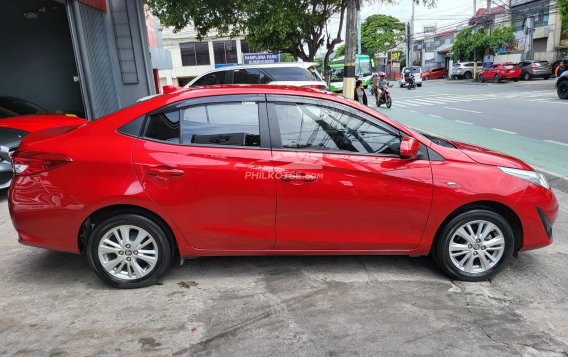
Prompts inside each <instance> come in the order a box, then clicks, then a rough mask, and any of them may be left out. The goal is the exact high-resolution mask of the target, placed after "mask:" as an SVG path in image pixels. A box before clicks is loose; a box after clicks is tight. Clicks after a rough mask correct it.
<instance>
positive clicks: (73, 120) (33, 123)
mask: <svg viewBox="0 0 568 357" xmlns="http://www.w3.org/2000/svg"><path fill="white" fill-rule="evenodd" d="M86 123H87V120H86V119H83V118H78V117H75V116H69V115H64V114H49V115H21V116H17V117H11V118H3V119H0V128H12V129H19V130H25V131H28V132H33V131H37V130H42V129H47V128H53V127H58V126H71V125H82V124H86Z"/></svg>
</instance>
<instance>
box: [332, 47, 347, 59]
mask: <svg viewBox="0 0 568 357" xmlns="http://www.w3.org/2000/svg"><path fill="white" fill-rule="evenodd" d="M341 56H345V45H341V46H339V47H337V50H336V51H335V57H333V58H334V59H335V58H339V57H341Z"/></svg>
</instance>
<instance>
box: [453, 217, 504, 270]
mask: <svg viewBox="0 0 568 357" xmlns="http://www.w3.org/2000/svg"><path fill="white" fill-rule="evenodd" d="M449 244H450V245H449V250H448V251H449V254H450V260H451V262H452V264H453V265H454V266H455V267H457V268H458V269H460V270H461V271H464V272H467V273H472V274H476V273H477V274H479V273H484V272H486V271H487V270H489V269H491V268H493V267H494V266H495V265H496V264H498V263H499V261H500V260H501V258H502V257H503V253H504V252H505V237H504V235H503V233H502V232H501V230H500V229H499V228H498V227H497V225H495V224H494V223H492V222H489V221H486V220H475V221H470V222H467V223H465V224H463V225H462V226H460V227H459V228H458V229H457V230H456V231H455V233H454V235H453V236H452V237H451V239H450V243H449Z"/></svg>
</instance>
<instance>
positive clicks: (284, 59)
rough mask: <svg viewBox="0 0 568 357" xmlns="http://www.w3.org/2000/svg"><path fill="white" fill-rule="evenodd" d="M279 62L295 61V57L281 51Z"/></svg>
mask: <svg viewBox="0 0 568 357" xmlns="http://www.w3.org/2000/svg"><path fill="white" fill-rule="evenodd" d="M280 62H296V59H295V58H294V56H292V55H291V54H289V53H281V54H280Z"/></svg>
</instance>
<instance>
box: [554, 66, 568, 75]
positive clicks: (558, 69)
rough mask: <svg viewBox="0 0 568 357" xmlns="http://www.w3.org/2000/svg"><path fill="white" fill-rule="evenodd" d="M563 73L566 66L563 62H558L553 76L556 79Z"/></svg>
mask: <svg viewBox="0 0 568 357" xmlns="http://www.w3.org/2000/svg"><path fill="white" fill-rule="evenodd" d="M565 71H566V64H565V63H564V62H560V65H559V66H557V67H556V73H554V75H555V76H556V78H558V77H560V76H561V75H562V73H564V72H565Z"/></svg>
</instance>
